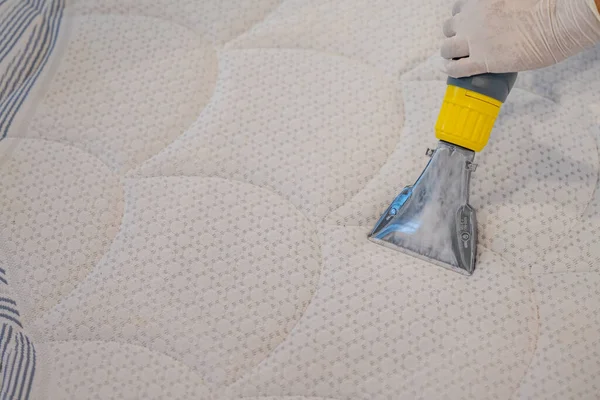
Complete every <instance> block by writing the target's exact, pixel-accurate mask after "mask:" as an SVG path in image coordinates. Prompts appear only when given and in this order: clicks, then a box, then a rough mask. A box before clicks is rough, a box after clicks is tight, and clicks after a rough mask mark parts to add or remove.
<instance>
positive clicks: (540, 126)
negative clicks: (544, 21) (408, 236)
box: [0, 0, 600, 400]
mask: <svg viewBox="0 0 600 400" xmlns="http://www.w3.org/2000/svg"><path fill="white" fill-rule="evenodd" d="M451 6H452V2H451V1H449V0H402V1H400V0H347V1H342V0H328V1H321V0H254V1H244V0H181V1H177V2H174V1H169V0H70V1H65V0H0V138H1V140H0V357H1V358H0V379H1V381H0V382H1V384H0V398H2V399H155V398H156V399H192V398H193V399H231V400H234V399H241V398H245V399H263V400H267V399H271V400H274V399H277V400H283V399H285V400H300V399H305V400H306V399H312V400H315V399H320V400H325V399H327V400H331V399H337V400H342V399H598V398H600V236H599V235H600V193H599V192H598V190H597V188H598V175H599V160H598V157H599V156H598V138H599V137H600V136H599V135H600V130H599V123H600V51H598V50H591V51H589V52H586V53H584V54H581V55H580V56H577V57H575V58H573V59H570V60H568V61H567V62H564V63H562V64H559V65H557V66H554V67H552V68H548V69H544V70H540V71H534V72H527V73H523V74H521V75H520V77H519V80H518V83H517V86H516V89H515V90H514V91H513V93H511V96H510V98H509V100H508V102H507V103H506V104H505V106H504V108H503V110H502V113H501V116H500V118H499V120H498V122H497V124H496V128H495V130H494V133H493V136H492V139H491V141H490V144H489V145H488V147H487V148H486V149H485V150H484V151H483V152H482V153H481V154H479V155H478V157H477V162H478V164H479V168H478V169H477V171H476V172H475V174H474V177H473V182H472V187H471V203H472V205H473V206H474V207H475V208H476V209H477V211H478V219H479V229H480V238H479V243H480V248H479V264H478V269H477V270H476V273H475V274H474V276H472V277H470V278H465V277H464V276H461V275H458V274H456V273H453V272H449V271H446V270H444V269H442V268H438V267H435V266H432V265H429V264H427V263H425V262H422V261H420V260H417V259H413V258H411V257H408V256H405V255H403V254H401V253H398V252H394V251H391V250H389V249H386V248H383V247H381V246H377V245H375V244H373V243H371V242H369V241H368V240H367V238H366V235H367V233H368V232H369V230H370V229H371V227H372V226H373V224H374V223H375V222H376V220H377V219H378V217H379V216H380V214H381V213H382V212H383V211H384V210H385V208H386V206H387V205H388V204H389V202H390V201H391V200H392V199H393V198H394V196H395V195H396V194H397V193H398V191H399V190H400V189H401V188H402V187H403V186H404V185H405V184H410V183H412V182H413V181H414V179H415V178H416V177H417V176H418V174H419V172H420V171H421V169H422V168H423V166H424V165H425V163H426V162H427V160H426V158H425V157H424V153H425V150H426V148H427V147H428V146H429V147H431V146H435V137H434V133H433V126H434V123H435V119H436V117H437V113H438V111H439V106H440V105H441V100H442V97H443V94H444V91H445V87H446V85H445V77H444V76H443V75H442V74H441V73H440V72H438V68H437V65H436V63H437V57H436V54H437V52H438V48H439V43H440V37H441V26H442V22H443V20H444V19H445V18H446V17H447V15H448V13H449V12H450V9H451Z"/></svg>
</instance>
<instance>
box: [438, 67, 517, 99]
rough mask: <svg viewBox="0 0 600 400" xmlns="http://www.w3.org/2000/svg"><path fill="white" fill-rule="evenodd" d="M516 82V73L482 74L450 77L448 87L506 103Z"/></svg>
mask: <svg viewBox="0 0 600 400" xmlns="http://www.w3.org/2000/svg"><path fill="white" fill-rule="evenodd" d="M516 80H517V73H516V72H514V73H508V74H481V75H474V76H470V77H467V78H451V77H449V78H448V85H452V86H458V87H460V88H463V89H467V90H470V91H473V92H477V93H480V94H483V95H485V96H488V97H491V98H493V99H496V100H498V101H500V102H502V103H504V102H505V101H506V98H507V97H508V94H509V93H510V91H511V90H512V88H513V86H514V85H515V81H516Z"/></svg>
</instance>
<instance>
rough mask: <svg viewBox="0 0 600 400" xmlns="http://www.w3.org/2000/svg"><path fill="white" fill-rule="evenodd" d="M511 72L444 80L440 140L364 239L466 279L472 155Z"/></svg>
mask: <svg viewBox="0 0 600 400" xmlns="http://www.w3.org/2000/svg"><path fill="white" fill-rule="evenodd" d="M516 79H517V74H516V73H508V74H482V75H475V76H471V77H468V78H460V79H455V78H448V82H447V83H448V87H447V90H446V96H445V97H444V101H443V103H442V107H441V110H440V114H439V117H438V120H437V123H436V126H435V131H436V136H437V138H438V139H439V140H440V141H439V143H438V146H437V148H436V149H435V150H431V149H428V150H427V155H428V156H430V157H431V159H430V160H429V163H428V164H427V166H426V167H425V169H424V170H423V172H422V173H421V176H420V177H419V179H417V181H416V182H415V184H414V185H412V186H407V187H405V188H404V190H402V192H400V194H399V195H398V197H396V199H395V200H394V202H393V203H392V204H391V205H390V206H389V207H388V209H387V211H386V212H385V213H384V214H383V215H382V216H381V218H380V219H379V221H378V222H377V224H376V225H375V228H374V229H373V231H372V232H371V234H370V235H369V239H370V240H372V241H373V242H376V243H379V244H381V245H383V246H386V247H389V248H392V249H394V250H399V251H401V252H403V253H406V254H409V255H412V256H415V257H418V258H421V259H424V260H426V261H429V262H431V263H433V264H437V265H439V266H442V267H444V268H448V269H450V270H453V271H456V272H459V273H461V274H464V275H472V274H473V272H474V271H475V264H476V258H477V219H476V216H475V210H474V209H473V208H472V207H471V206H470V205H469V184H470V179H471V172H473V171H474V170H475V168H476V164H474V163H473V160H474V159H475V153H476V152H479V151H481V150H483V148H484V147H485V145H486V144H487V142H488V139H489V137H490V134H491V132H492V128H493V126H494V123H495V121H496V118H497V116H498V114H499V112H500V108H501V106H502V104H503V103H504V101H506V98H507V97H508V95H509V93H510V91H511V89H512V87H513V85H514V84H515V81H516Z"/></svg>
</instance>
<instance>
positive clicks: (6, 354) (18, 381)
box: [0, 268, 36, 400]
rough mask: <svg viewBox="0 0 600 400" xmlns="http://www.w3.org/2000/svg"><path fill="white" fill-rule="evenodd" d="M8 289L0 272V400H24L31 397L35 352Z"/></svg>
mask: <svg viewBox="0 0 600 400" xmlns="http://www.w3.org/2000/svg"><path fill="white" fill-rule="evenodd" d="M7 287H8V281H7V279H6V271H5V270H4V269H3V268H0V400H8V399H11V400H18V399H23V400H25V399H29V398H30V395H31V388H32V386H33V380H34V377H35V367H36V352H35V346H34V345H33V343H32V341H31V340H30V339H29V337H27V335H26V334H25V333H24V331H23V325H22V324H21V321H20V314H19V311H18V310H17V303H16V302H15V301H14V300H13V299H12V298H10V296H8V295H7V294H8V293H10V292H9V291H8V288H7Z"/></svg>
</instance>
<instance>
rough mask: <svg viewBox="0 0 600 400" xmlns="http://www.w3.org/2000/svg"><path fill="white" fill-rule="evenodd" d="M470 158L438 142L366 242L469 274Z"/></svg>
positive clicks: (473, 232) (472, 229) (472, 249)
mask: <svg viewBox="0 0 600 400" xmlns="http://www.w3.org/2000/svg"><path fill="white" fill-rule="evenodd" d="M474 158H475V153H474V152H473V151H471V150H468V149H465V148H462V147H459V146H455V145H452V144H449V143H446V142H440V143H439V145H438V147H437V149H436V150H435V152H434V153H433V155H432V157H431V160H430V161H429V163H428V164H427V167H425V170H423V173H422V174H421V176H420V177H419V179H418V180H417V181H416V183H415V184H414V185H412V186H407V187H406V188H404V190H402V192H401V193H400V194H399V195H398V197H396V199H395V200H394V202H393V203H392V204H391V205H390V206H389V208H388V209H387V211H386V212H385V213H384V214H383V215H382V216H381V218H380V219H379V221H378V222H377V224H376V225H375V228H374V229H373V231H372V232H371V234H370V235H369V239H370V240H372V241H373V242H376V243H378V244H381V245H383V246H386V247H389V248H392V249H394V250H399V251H401V252H404V253H407V254H410V255H412V256H415V257H419V258H421V259H424V260H426V261H429V262H432V263H434V264H437V265H439V266H442V267H444V268H448V269H451V270H453V271H456V272H459V273H461V274H464V275H472V274H473V272H474V270H475V261H476V253H477V221H476V217H475V210H473V208H471V206H470V205H469V204H468V202H469V183H470V177H471V171H472V170H473V169H474V168H473V167H474V164H473V160H474Z"/></svg>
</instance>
